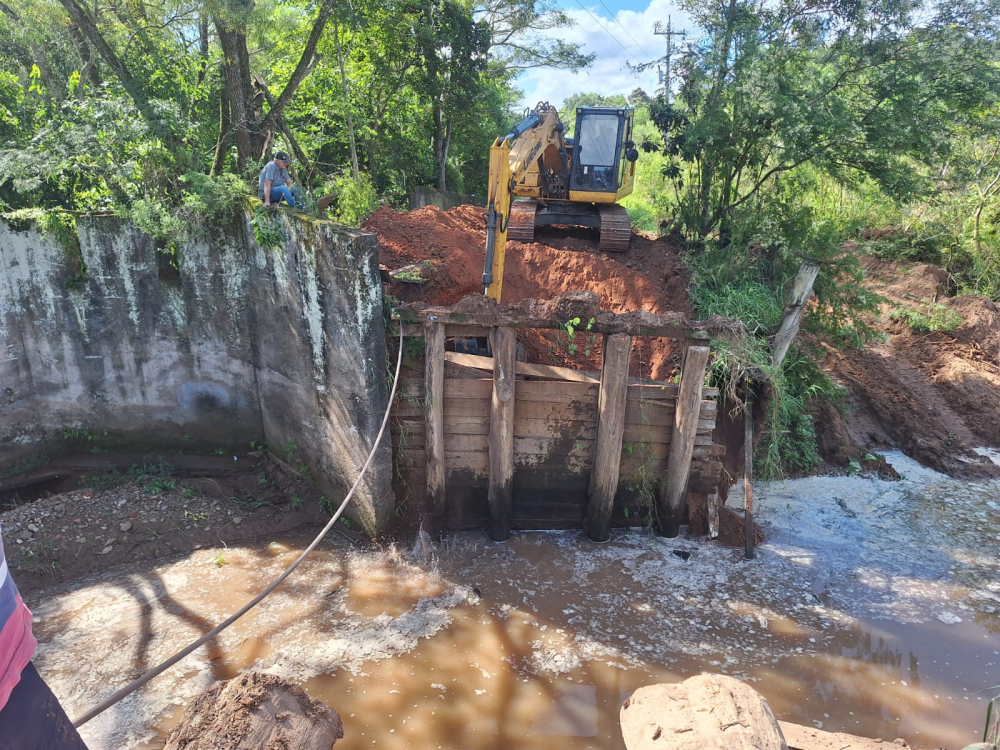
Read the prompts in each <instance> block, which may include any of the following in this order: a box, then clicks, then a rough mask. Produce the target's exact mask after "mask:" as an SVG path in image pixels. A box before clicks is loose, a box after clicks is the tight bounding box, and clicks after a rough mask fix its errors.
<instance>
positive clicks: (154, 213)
mask: <svg viewBox="0 0 1000 750" xmlns="http://www.w3.org/2000/svg"><path fill="white" fill-rule="evenodd" d="M179 181H180V183H181V185H182V186H183V187H182V190H181V193H180V195H178V196H176V198H175V199H173V200H170V199H157V198H138V199H136V200H134V201H132V203H131V204H130V205H129V206H128V207H127V208H125V209H123V210H122V211H120V214H121V215H122V217H123V218H125V219H128V220H129V221H131V222H132V223H133V224H135V225H136V226H137V227H138V228H139V229H141V230H142V231H143V232H145V233H146V234H148V235H149V236H150V237H152V238H153V240H154V241H155V242H156V245H157V248H158V249H159V250H160V251H162V252H164V253H167V254H168V255H171V256H173V255H176V254H177V250H178V248H179V247H180V246H182V245H183V244H184V243H186V242H189V241H190V240H191V239H192V238H194V237H197V236H199V235H201V234H202V233H203V232H204V229H205V227H206V226H221V225H224V224H225V223H227V222H228V221H230V220H232V219H233V217H235V216H236V214H237V213H238V212H239V211H240V210H241V209H242V208H243V207H244V205H245V199H246V196H247V195H249V192H248V191H247V186H246V183H245V182H244V181H243V180H242V179H241V178H240V177H239V176H237V175H234V174H228V173H226V174H222V175H220V176H218V177H210V176H209V175H205V174H201V173H199V172H190V173H188V174H185V175H183V176H182V177H180V178H179Z"/></svg>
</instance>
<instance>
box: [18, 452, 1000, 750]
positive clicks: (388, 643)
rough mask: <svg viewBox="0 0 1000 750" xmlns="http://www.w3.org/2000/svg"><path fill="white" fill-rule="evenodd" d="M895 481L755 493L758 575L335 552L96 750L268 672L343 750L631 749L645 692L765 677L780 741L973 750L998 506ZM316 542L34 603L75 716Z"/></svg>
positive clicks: (591, 553)
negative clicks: (631, 701) (325, 711)
mask: <svg viewBox="0 0 1000 750" xmlns="http://www.w3.org/2000/svg"><path fill="white" fill-rule="evenodd" d="M895 460H896V461H897V462H898V463H899V465H901V466H903V467H904V469H906V471H904V474H907V472H908V473H909V478H908V479H906V480H904V481H903V482H895V483H890V482H884V481H878V480H870V479H859V478H826V479H810V480H797V481H796V482H788V483H785V484H777V485H770V486H762V487H761V488H760V489H759V492H758V494H759V497H760V501H761V509H760V517H761V518H762V519H763V520H764V522H765V525H766V527H767V528H768V531H769V533H770V540H769V542H768V543H767V544H766V545H765V546H764V547H762V548H761V549H760V550H759V554H758V558H757V560H755V561H754V562H751V563H747V562H744V561H743V560H742V552H741V551H737V550H731V549H727V548H724V547H721V546H720V545H717V544H715V543H705V542H701V541H697V540H686V539H677V540H663V539H658V538H655V537H652V536H650V535H648V534H644V533H642V532H629V533H625V532H621V533H616V534H615V536H614V537H613V539H612V542H611V543H610V544H606V545H593V544H590V543H588V542H587V541H586V540H585V538H584V537H582V535H580V534H578V533H575V532H560V533H530V534H517V535H515V536H514V537H513V538H512V539H511V540H510V541H509V542H507V543H504V544H494V543H491V542H490V541H489V540H488V539H487V538H486V536H485V535H482V534H474V533H470V534H460V535H456V536H454V537H451V538H449V539H447V540H445V541H444V542H443V543H442V544H441V545H438V546H436V547H435V548H434V549H433V552H432V554H431V555H429V556H423V555H415V556H414V555H411V554H410V552H409V551H408V550H407V549H405V548H402V547H400V548H389V549H385V550H381V551H361V550H358V549H353V548H351V547H350V545H349V544H348V542H346V541H344V540H343V539H341V538H339V537H334V538H333V539H331V540H330V541H329V542H324V544H323V545H322V546H321V547H320V549H319V550H318V551H317V553H316V554H315V555H314V557H313V558H311V559H310V560H309V561H307V562H306V563H305V564H304V565H303V567H302V568H301V569H300V573H297V574H296V575H295V576H294V577H293V578H292V579H290V580H289V581H288V582H286V584H285V585H283V586H282V587H281V588H280V589H279V590H278V591H277V592H275V594H274V595H272V597H270V598H269V599H268V600H266V601H265V602H264V604H262V605H261V606H260V607H258V608H257V609H256V610H254V611H253V612H251V613H250V614H249V615H248V616H247V617H246V618H244V620H242V621H240V622H239V623H237V624H236V625H234V626H233V627H232V628H230V629H229V630H228V631H226V632H225V633H224V634H223V635H222V636H221V637H220V639H219V641H218V643H216V644H213V645H212V646H211V647H210V648H203V649H200V650H199V651H197V652H195V653H194V654H193V655H191V656H190V657H188V658H187V659H185V660H184V661H183V662H181V664H179V665H178V666H177V667H175V668H174V669H173V670H171V671H170V672H168V673H167V674H166V675H164V676H161V677H159V678H157V679H156V680H154V681H153V682H152V683H151V684H150V685H149V686H147V687H146V688H144V689H143V690H142V691H140V692H139V693H137V694H136V695H134V696H132V697H130V698H129V699H127V700H126V701H124V702H122V703H121V704H119V705H118V706H116V707H114V708H112V709H111V710H110V711H108V712H107V713H105V714H103V715H101V716H100V717H98V718H97V719H95V720H94V721H92V722H91V723H90V724H88V725H86V726H85V727H84V736H85V739H87V741H88V743H89V745H90V746H91V748H93V749H94V750H99V749H101V748H107V749H108V750H110V749H111V748H114V749H115V750H118V749H119V748H143V749H145V750H153V749H155V748H160V747H162V745H163V742H164V738H165V734H166V732H168V731H169V729H170V728H171V727H172V726H173V725H174V724H175V723H176V722H177V721H178V720H179V718H180V714H181V712H182V711H183V705H184V704H185V703H186V702H187V701H188V700H190V698H191V697H193V696H194V695H196V694H197V693H198V692H199V691H200V690H202V689H203V688H204V687H206V686H207V685H209V684H211V682H212V681H213V680H216V679H220V678H225V677H229V676H232V675H234V674H236V673H237V672H239V671H240V670H242V669H245V668H248V667H251V666H253V667H254V668H257V669H264V670H265V671H269V672H274V673H276V674H279V675H282V676H284V677H286V678H288V679H290V680H292V681H293V682H296V683H299V684H302V685H303V686H304V687H305V688H306V690H307V691H308V692H309V693H310V694H311V695H313V696H315V697H317V698H320V699H322V700H324V701H326V702H327V703H328V704H330V705H331V706H333V707H334V708H336V709H337V711H338V712H340V714H341V716H342V718H343V720H344V725H345V738H344V740H343V742H342V743H338V748H340V747H344V748H370V747H380V748H386V747H388V748H408V747H428V748H433V747H440V748H484V749H485V748H500V747H504V748H508V747H521V748H539V749H541V748H570V749H572V748H621V747H624V745H623V743H622V741H621V735H620V731H619V728H618V711H619V708H620V705H621V702H622V700H623V699H624V698H625V697H627V696H628V694H629V693H630V692H632V691H633V690H635V689H636V688H637V687H640V686H642V685H647V684H653V683H657V682H669V681H677V680H680V679H683V678H684V677H686V676H688V675H691V674H697V673H699V672H702V671H710V672H720V673H726V674H731V675H734V676H736V677H739V678H741V679H745V680H748V681H750V682H751V684H753V686H754V687H755V688H756V689H758V690H759V691H760V692H762V693H763V694H764V695H765V696H766V697H767V698H768V700H769V701H770V702H771V705H772V707H773V708H774V709H775V711H776V713H777V714H778V716H779V718H782V719H785V720H789V721H794V722H797V723H800V724H806V725H811V726H819V727H821V728H823V729H826V730H830V731H846V732H853V733H856V734H860V735H865V736H869V737H882V738H885V739H888V740H890V741H891V740H892V739H894V738H895V737H904V738H906V739H907V740H909V741H910V742H911V743H913V744H916V745H918V746H920V747H924V748H937V747H946V748H961V747H964V745H966V744H968V743H970V742H973V741H975V740H976V739H977V736H978V733H979V732H981V731H982V730H981V728H982V724H983V720H984V717H985V707H986V702H987V700H988V697H989V695H990V693H989V692H988V691H987V692H976V691H979V690H981V689H982V688H986V687H989V686H992V685H997V684H998V683H1000V653H998V652H1000V638H998V636H997V630H998V629H1000V617H998V615H997V611H998V609H997V608H998V605H1000V574H998V570H1000V559H998V555H997V551H996V550H997V549H998V548H1000V545H998V544H997V537H998V536H1000V535H998V533H997V528H998V526H1000V505H998V504H997V502H996V501H995V500H993V498H995V497H997V495H998V493H997V490H998V489H1000V487H998V486H997V484H996V483H993V484H979V485H976V484H969V483H956V482H952V481H951V480H947V479H945V478H943V477H940V475H934V474H932V473H928V472H921V471H919V467H917V468H915V469H914V468H913V467H911V466H909V465H907V464H906V462H905V460H904V459H903V458H902V457H897V458H896V459H895ZM990 503H992V505H990ZM308 541H309V538H308V537H307V536H306V535H304V534H300V535H294V536H291V537H287V538H282V539H278V540H275V541H272V542H270V543H268V544H265V545H261V546H258V547H256V548H254V547H233V548H230V549H224V550H221V551H217V550H202V551H198V552H195V553H192V554H191V555H188V556H186V557H183V558H180V559H174V560H168V561H160V562H159V563H157V564H152V563H143V564H138V563H137V564H135V565H130V566H125V567H122V568H119V569H117V570H113V571H110V572H108V573H106V574H103V575H100V576H97V577H95V578H92V579H88V580H84V581H78V582H75V583H74V584H72V585H65V586H61V587H59V588H56V589H53V590H50V591H48V592H45V593H44V595H41V594H35V595H34V597H32V598H33V601H29V605H30V606H33V608H34V610H35V614H36V618H37V619H36V633H37V635H38V638H39V641H40V644H41V645H40V650H39V654H38V657H37V662H38V665H39V668H40V670H41V671H42V673H43V674H44V675H45V676H46V678H47V679H49V681H50V683H51V684H52V685H53V687H54V689H55V691H56V693H57V694H58V695H59V696H60V698H61V699H62V700H63V701H64V704H65V705H67V707H68V708H69V710H70V713H71V714H76V713H80V712H82V711H83V710H84V709H86V708H88V707H89V706H90V705H92V704H93V703H95V702H97V701H98V700H99V699H100V698H102V697H103V696H105V695H107V694H109V693H110V692H112V690H113V689H115V688H117V687H118V686H121V685H122V684H124V683H125V682H127V681H128V680H129V679H131V678H133V677H134V676H136V675H138V674H139V673H141V672H142V671H144V670H145V669H146V668H148V667H149V666H152V665H154V664H156V663H158V662H159V661H161V660H162V659H164V658H166V657H167V656H169V655H170V654H171V653H173V652H174V651H175V650H177V649H179V648H180V647H182V646H183V645H186V643H188V642H189V641H190V640H193V639H194V638H195V637H197V636H198V635H200V634H201V633H203V632H205V631H207V630H208V629H209V628H210V627H211V626H212V625H213V624H214V623H216V622H218V621H220V620H221V619H223V618H224V617H225V616H226V615H228V614H229V613H230V612H232V611H233V610H235V609H236V608H238V607H239V606H240V605H242V604H243V603H244V602H245V601H246V600H247V599H249V598H250V597H251V596H252V595H253V594H255V593H256V592H257V591H258V590H259V589H260V588H261V587H262V586H263V585H265V584H266V582H267V581H268V580H270V578H271V577H273V576H274V575H276V574H277V573H278V572H280V570H281V569H283V567H284V566H285V565H287V564H288V563H289V562H291V560H293V559H294V558H295V556H296V555H297V553H298V551H299V550H301V549H302V548H303V547H304V546H305V545H306V544H307V543H308ZM675 550H682V551H687V552H690V557H689V558H688V559H687V560H683V559H681V558H680V557H678V556H676V555H674V554H673V552H674V551H675ZM477 592H478V593H477Z"/></svg>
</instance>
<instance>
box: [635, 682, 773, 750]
mask: <svg viewBox="0 0 1000 750" xmlns="http://www.w3.org/2000/svg"><path fill="white" fill-rule="evenodd" d="M621 727H622V737H623V738H624V740H625V747H626V748H628V750H788V745H787V744H786V743H785V738H784V736H783V735H782V733H781V728H780V727H779V726H778V722H777V720H776V719H775V718H774V714H773V713H772V712H771V707H770V706H768V704H767V701H765V700H764V698H763V697H762V696H761V695H760V694H759V693H758V692H757V691H756V690H754V689H753V688H752V687H750V686H749V685H747V684H745V683H743V682H740V681H739V680H737V679H734V678H732V677H725V676H723V675H710V674H703V675H698V676H697V677H691V678H690V679H687V680H685V681H684V682H681V683H678V684H675V685H650V686H648V687H644V688H639V689H638V690H636V691H635V692H634V693H632V695H631V697H629V698H628V700H626V701H625V703H623V704H622V709H621Z"/></svg>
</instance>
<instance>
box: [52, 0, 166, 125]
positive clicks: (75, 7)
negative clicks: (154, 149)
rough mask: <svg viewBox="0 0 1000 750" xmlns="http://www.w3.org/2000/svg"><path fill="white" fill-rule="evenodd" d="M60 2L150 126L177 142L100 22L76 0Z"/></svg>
mask: <svg viewBox="0 0 1000 750" xmlns="http://www.w3.org/2000/svg"><path fill="white" fill-rule="evenodd" d="M59 2H60V3H61V4H62V6H63V8H65V9H66V12H67V13H68V14H69V17H70V19H71V20H72V21H73V23H74V24H76V27H77V28H78V29H79V30H80V31H81V32H82V33H83V35H84V36H86V37H87V40H88V41H89V42H90V43H91V45H93V46H94V48H95V49H96V50H97V53H98V54H99V55H100V56H101V59H102V60H104V62H105V64H106V65H107V66H108V67H109V68H111V71H112V72H113V73H114V74H115V76H116V77H117V78H118V80H119V81H120V82H121V84H122V87H123V88H124V89H125V92H126V93H127V94H128V95H129V98H131V99H132V102H133V103H134V104H135V106H136V107H137V108H138V110H139V112H140V113H141V114H142V116H143V118H144V119H145V120H146V122H147V124H148V125H149V127H150V129H151V130H152V131H153V132H154V133H155V134H156V135H157V136H159V137H160V138H162V139H163V140H164V141H165V142H167V143H173V142H174V140H175V138H174V135H173V133H171V132H170V129H169V128H168V127H167V125H166V124H165V123H164V121H163V118H162V117H161V116H160V115H159V114H157V112H156V110H155V109H154V108H153V107H152V106H151V105H150V102H149V97H147V96H146V92H145V91H143V89H142V86H141V85H140V84H139V82H138V81H136V80H135V78H133V77H132V73H131V72H130V71H129V69H128V68H126V67H125V64H124V63H123V62H122V61H121V60H120V59H119V57H118V55H116V54H115V53H114V51H113V50H112V49H111V47H110V46H109V45H108V43H107V41H106V40H105V39H104V36H103V35H102V34H101V32H100V30H99V29H98V28H97V25H96V23H95V22H94V20H93V19H92V18H91V17H90V15H89V14H88V13H87V11H86V10H84V9H83V8H82V7H81V6H80V5H79V3H77V1H76V0H59Z"/></svg>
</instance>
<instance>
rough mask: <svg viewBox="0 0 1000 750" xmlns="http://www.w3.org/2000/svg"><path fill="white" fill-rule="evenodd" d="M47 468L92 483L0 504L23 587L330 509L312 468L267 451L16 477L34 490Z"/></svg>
mask: <svg viewBox="0 0 1000 750" xmlns="http://www.w3.org/2000/svg"><path fill="white" fill-rule="evenodd" d="M47 476H52V477H58V478H59V479H58V480H57V481H58V482H59V483H61V484H64V485H65V484H73V485H76V484H80V485H82V486H83V489H79V490H74V491H72V492H66V493H62V494H58V495H48V496H45V497H40V498H38V499H36V500H34V501H33V502H20V501H18V498H17V495H16V494H13V493H11V495H10V497H9V499H10V500H11V502H12V504H11V506H10V507H8V508H7V509H6V510H5V512H3V513H0V523H2V526H3V533H4V541H5V546H6V551H7V556H8V563H9V564H10V568H11V570H12V571H13V574H14V577H15V579H16V581H17V584H18V587H19V588H20V589H21V590H22V591H31V590H33V589H36V588H42V587H46V586H50V585H52V584H54V583H58V582H60V581H65V580H74V579H76V578H79V577H81V576H86V575H89V574H91V573H94V572H99V571H103V570H107V569H108V568H111V567H113V566H114V565H117V564H119V563H126V562H134V561H137V560H147V559H148V560H156V559H159V558H162V557H164V556H166V555H170V554H173V553H177V552H190V551H193V550H197V549H204V548H210V547H219V546H222V547H225V545H227V544H233V543H236V542H240V541H243V540H247V539H254V538H256V537H258V536H260V535H261V534H274V533H278V532H283V531H290V530H292V529H296V528H298V527H300V526H302V525H303V524H305V523H315V522H318V521H321V520H322V521H325V519H326V518H328V517H329V515H328V514H325V513H324V511H323V509H322V508H321V504H320V502H319V497H318V495H317V493H316V491H315V490H314V489H313V488H312V487H311V486H310V484H309V482H307V481H305V479H304V478H303V476H301V475H298V474H296V473H295V472H294V470H290V467H287V468H286V467H285V466H282V465H280V464H278V463H277V462H276V461H275V459H273V458H271V457H269V456H267V455H266V454H262V453H252V454H246V455H243V456H225V457H219V458H217V457H212V456H192V455H183V456H155V457H154V456H125V455H122V456H108V455H102V456H79V457H66V458H63V459H59V460H57V461H54V462H53V463H51V464H49V465H47V466H46V467H44V468H43V469H38V470H36V471H34V472H32V473H31V474H28V475H23V476H21V477H17V478H15V479H14V480H12V481H11V482H10V484H11V485H14V484H16V483H18V482H20V483H22V484H25V485H27V486H28V488H29V489H31V488H33V487H34V485H33V484H32V482H31V479H32V477H35V478H36V479H44V478H45V477H47ZM25 499H26V497H22V498H21V500H25Z"/></svg>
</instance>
